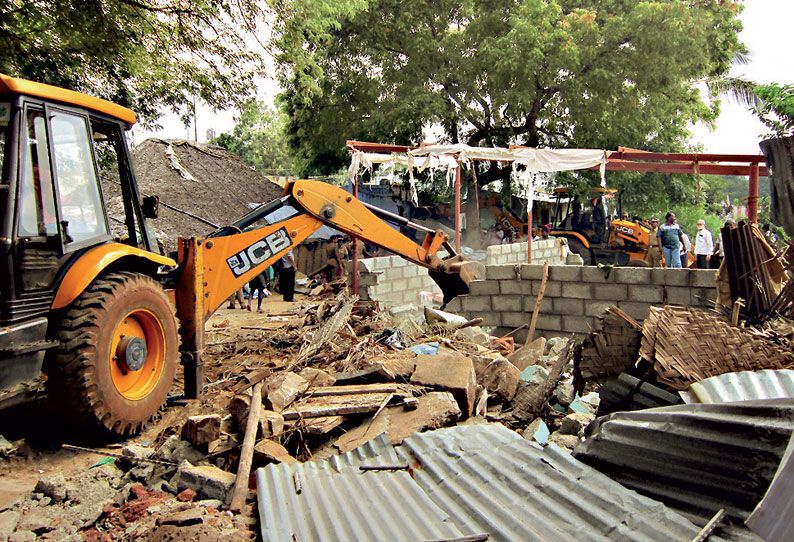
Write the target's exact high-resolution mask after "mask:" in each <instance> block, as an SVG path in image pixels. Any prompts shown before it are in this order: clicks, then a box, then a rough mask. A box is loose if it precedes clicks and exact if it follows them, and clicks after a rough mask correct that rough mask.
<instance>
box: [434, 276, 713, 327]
mask: <svg viewBox="0 0 794 542" xmlns="http://www.w3.org/2000/svg"><path fill="white" fill-rule="evenodd" d="M716 275H717V272H716V271H712V270H705V269H662V268H658V269H651V268H647V267H616V268H614V269H612V271H611V273H610V274H609V277H606V276H605V272H604V271H603V270H601V269H599V268H597V267H590V266H586V267H582V266H573V265H559V266H551V267H549V279H548V281H547V283H546V290H545V292H544V295H543V300H542V302H541V305H540V311H539V313H538V321H537V325H536V330H537V333H538V335H542V336H545V337H554V336H561V335H569V334H571V333H575V334H585V333H587V332H588V331H589V330H590V329H597V328H598V320H597V317H598V316H599V315H600V314H602V313H603V312H604V310H605V309H606V308H607V307H610V306H612V305H617V306H618V307H619V308H621V309H622V310H624V311H625V312H626V313H628V314H629V315H630V316H632V317H633V318H636V319H637V320H640V321H642V320H644V319H645V318H646V317H647V316H648V313H649V312H650V307H651V305H661V304H664V303H668V304H671V305H672V304H675V305H691V306H695V307H710V306H711V304H710V301H714V300H716V299H717V287H716V282H715V281H716ZM542 276H543V266H542V265H534V264H533V265H529V264H522V265H496V266H489V267H488V269H487V275H486V278H485V280H481V281H475V282H473V283H471V284H470V293H469V295H465V296H459V297H457V298H455V299H453V300H452V301H451V302H450V303H449V305H448V306H447V310H448V311H450V312H456V313H458V314H461V315H464V316H467V317H468V318H477V317H481V318H483V320H484V323H483V325H484V326H493V327H495V328H497V329H496V331H495V334H498V335H501V334H505V333H508V332H510V331H513V330H515V329H516V328H518V327H520V326H522V325H524V324H526V325H527V326H529V321H530V318H531V317H532V311H533V310H534V308H535V303H536V301H537V296H538V292H539V291H540V284H541V278H542ZM526 334H527V330H526V329H523V330H521V331H519V332H517V333H516V334H515V337H516V339H517V340H518V341H521V342H523V341H524V340H525V338H526Z"/></svg>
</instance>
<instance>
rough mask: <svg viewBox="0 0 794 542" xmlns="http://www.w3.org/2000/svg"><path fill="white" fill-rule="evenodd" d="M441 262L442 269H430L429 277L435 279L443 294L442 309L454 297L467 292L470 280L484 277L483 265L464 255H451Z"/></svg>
mask: <svg viewBox="0 0 794 542" xmlns="http://www.w3.org/2000/svg"><path fill="white" fill-rule="evenodd" d="M443 264H444V270H443V271H430V278H432V279H433V280H434V281H436V284H438V287H439V288H441V292H442V293H443V294H444V303H443V304H442V305H441V308H442V309H443V308H444V307H446V306H447V303H449V302H450V301H452V300H453V299H454V298H455V297H457V296H459V295H463V294H468V293H469V283H470V282H471V281H473V280H482V279H484V278H485V266H484V265H483V264H482V263H480V262H474V261H471V260H467V259H466V258H465V257H464V256H461V255H456V256H453V257H452V258H450V259H448V260H444V262H443Z"/></svg>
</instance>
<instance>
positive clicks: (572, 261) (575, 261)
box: [563, 252, 584, 266]
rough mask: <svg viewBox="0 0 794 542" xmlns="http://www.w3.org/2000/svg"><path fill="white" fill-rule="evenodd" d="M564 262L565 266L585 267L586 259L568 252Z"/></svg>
mask: <svg viewBox="0 0 794 542" xmlns="http://www.w3.org/2000/svg"><path fill="white" fill-rule="evenodd" d="M563 261H564V262H565V265H579V266H583V265H584V259H582V257H581V256H580V255H579V254H577V253H575V252H567V253H566V254H565V257H564V258H563Z"/></svg>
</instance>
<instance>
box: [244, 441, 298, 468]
mask: <svg viewBox="0 0 794 542" xmlns="http://www.w3.org/2000/svg"><path fill="white" fill-rule="evenodd" d="M254 460H259V461H264V460H270V461H278V462H279V463H295V462H296V461H297V460H296V459H295V458H294V457H292V456H291V455H289V452H288V451H287V449H286V448H285V447H284V446H282V445H281V444H279V443H278V442H274V441H272V440H261V441H259V442H257V443H256V445H255V446H254Z"/></svg>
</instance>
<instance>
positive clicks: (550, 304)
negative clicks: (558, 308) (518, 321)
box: [524, 295, 555, 314]
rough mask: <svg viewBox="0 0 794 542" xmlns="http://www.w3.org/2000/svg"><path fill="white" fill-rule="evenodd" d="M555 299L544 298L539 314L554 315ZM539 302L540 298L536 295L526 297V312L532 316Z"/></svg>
mask: <svg viewBox="0 0 794 542" xmlns="http://www.w3.org/2000/svg"><path fill="white" fill-rule="evenodd" d="M554 299H555V298H552V297H547V296H545V295H544V296H543V299H542V300H541V301H540V310H539V312H538V314H554V312H555V311H554ZM537 302H538V297H537V296H534V295H528V296H524V312H528V313H529V314H532V312H533V311H534V310H535V303H537Z"/></svg>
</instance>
